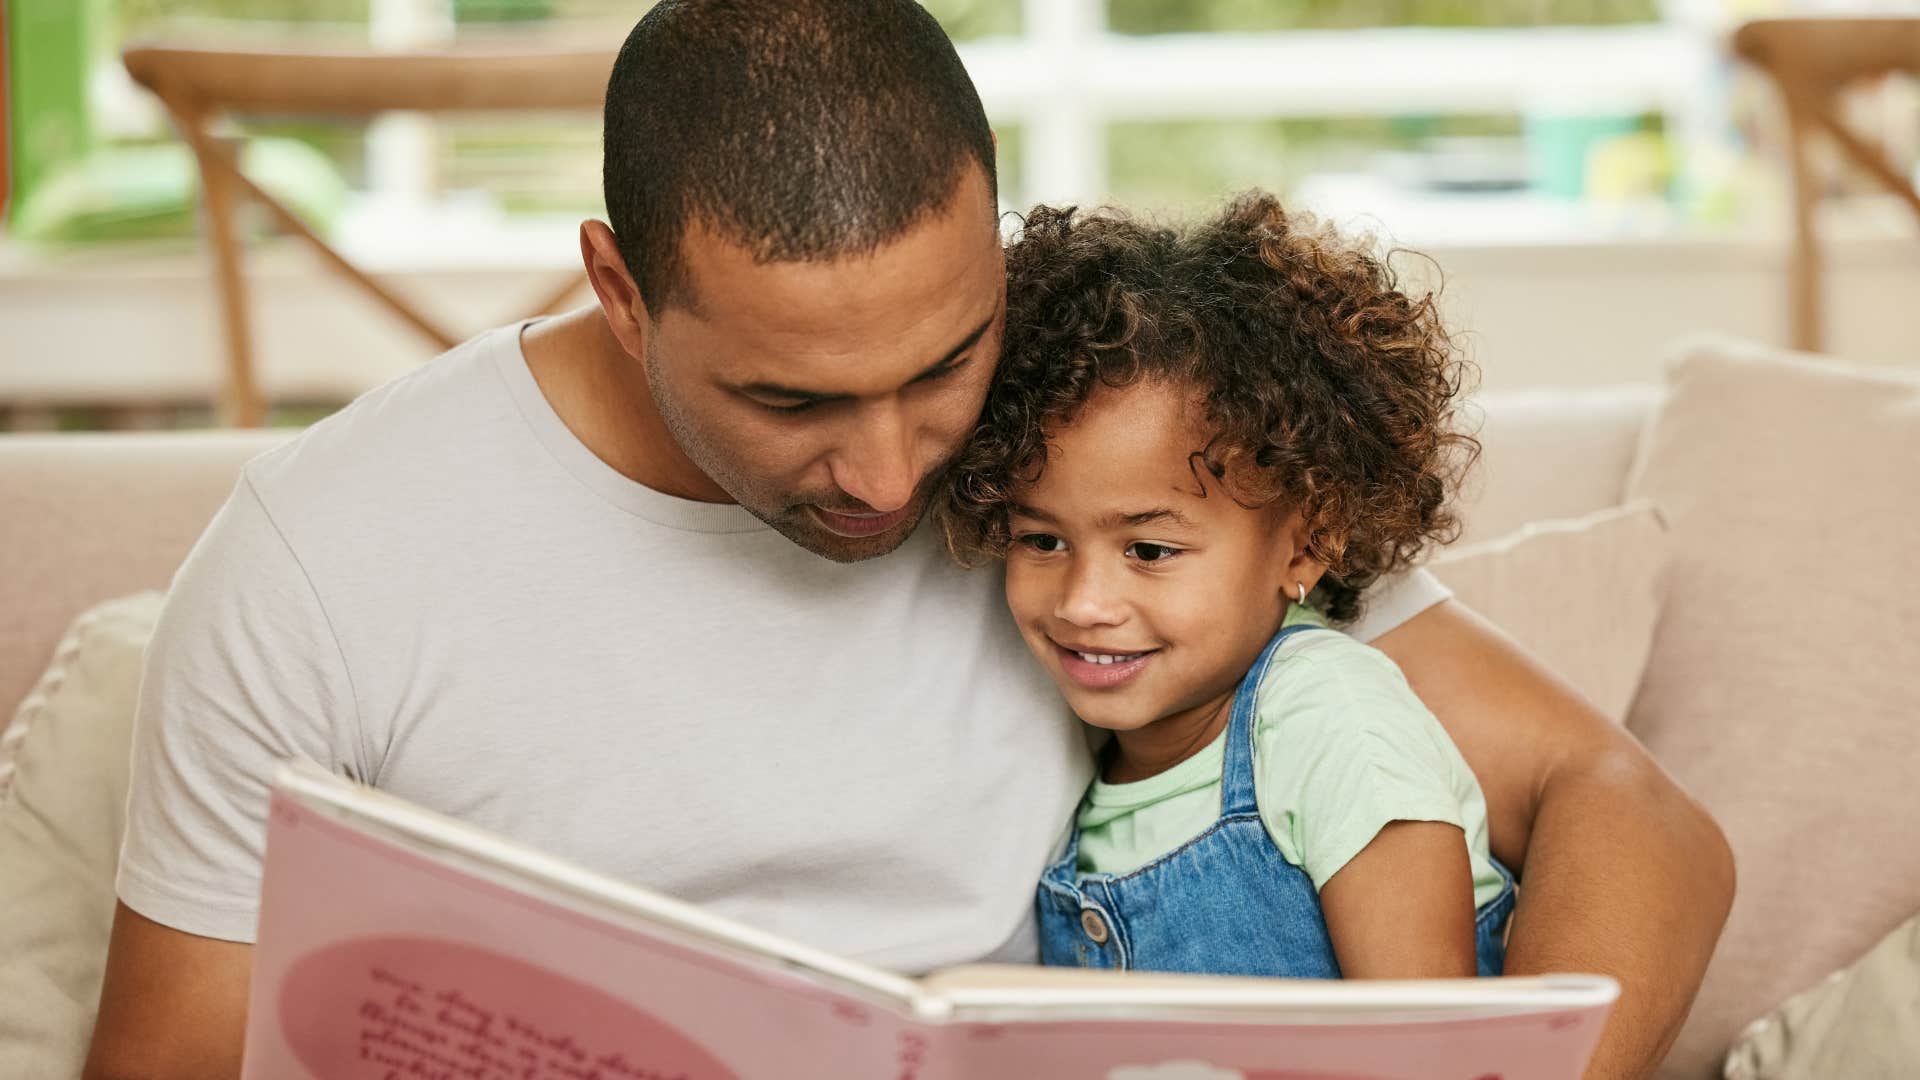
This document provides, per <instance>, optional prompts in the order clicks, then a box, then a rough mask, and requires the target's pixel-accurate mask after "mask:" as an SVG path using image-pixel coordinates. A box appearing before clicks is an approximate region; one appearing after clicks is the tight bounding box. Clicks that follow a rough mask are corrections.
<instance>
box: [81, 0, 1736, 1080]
mask: <svg viewBox="0 0 1920 1080" xmlns="http://www.w3.org/2000/svg"><path fill="white" fill-rule="evenodd" d="M605 139H606V166H605V185H606V196H607V203H608V208H609V217H610V218H611V227H609V226H608V225H606V224H602V223H600V222H588V223H587V224H586V225H584V226H583V227H582V229H581V253H582V256H583V258H584V260H585V262H586V265H587V268H588V270H589V272H590V273H591V275H592V279H593V285H594V289H595V292H596V294H597V296H598V299H599V305H598V307H597V308H594V309H588V310H586V311H582V312H577V313H574V314H572V315H569V316H565V317H562V318H558V319H553V320H549V321H545V322H536V323H531V324H527V325H524V326H521V327H511V328H507V329H503V330H499V331H494V332H492V333H489V334H486V335H483V336H482V337H480V338H477V339H476V340H474V341H472V342H469V343H468V344H466V345H463V346H461V347H460V348H458V349H455V350H454V351H453V352H451V353H449V354H447V355H446V356H444V357H442V358H440V359H438V360H436V361H435V362H434V363H433V364H430V365H428V366H427V367H425V368H423V369H421V370H420V371H418V372H416V373H415V374H413V375H411V376H408V377H407V378H404V379H401V380H399V381H398V382H396V383H394V384H391V385H389V386H387V387H385V388H382V389H381V390H378V391H375V392H374V393H372V394H369V395H368V396H366V397H365V398H363V399H361V400H360V401H359V402H357V403H356V404H355V405H353V406H352V407H351V408H349V409H347V410H345V411H344V412H342V413H341V414H339V415H338V416H336V417H334V418H332V419H330V420H328V421H326V422H324V423H322V424H319V425H316V426H315V427H314V429H313V430H312V431H310V432H309V433H307V434H306V435H304V436H303V437H302V438H300V439H299V440H297V441H296V442H295V443H293V444H292V445H290V446H288V447H286V448H285V449H282V450H279V451H276V452H274V453H271V454H268V455H266V456H265V457H263V458H261V459H259V460H257V461H255V462H253V463H252V464H250V465H249V466H248V468H247V469H246V472H245V474H244V476H243V478H242V479H241V481H240V484H239V485H238V487H237V489H236V490H235V492H234V494H233V497H232V499H231V500H230V501H229V502H228V504H227V506H226V507H225V508H224V509H223V510H222V511H221V513H220V515H219V517H218V518H216V520H215V521H214V523H213V524H212V525H211V526H210V527H209V529H208V532H207V534H206V536H205V537H204V538H203V539H202V540H201V542H200V544H199V546H198V547H197V548H196V549H195V551H194V554H193V555H192V556H191V557H190V558H189V560H188V562H187V564H186V565H185V566H184V567H183V568H182V570H181V572H180V575H179V578H178V579H177V581H176V583H175V587H174V590H173V592H172V595H171V597H170V598H169V601H168V607H167V611H166V614H165V616H164V617H163V619H162V624H161V626H160V628H159V630H158V631H157V633H156V636H155V640H154V643H153V646H152V648H151V651H150V653H149V662H148V673H147V679H146V682H145V684H144V685H143V687H142V693H141V705H140V717H139V725H138V736H137V739H136V746H135V764H134V779H133V786H132V794H131V804H130V811H129V821H128V833H127V841H126V848H125V852H124V855H123V859H122V867H121V872H120V880H119V895H120V898H121V901H122V903H121V906H120V908H119V911H118V915H117V917H116V921H115V927H114V936H113V943H112V949H111V953H110V956H109V958H108V970H107V976H106V983H105V988H104V990H103V994H102V1001H101V1012H100V1020H99V1026H98V1028H97V1030H96V1033H95V1037H94V1046H93V1053H92V1058H91V1061H90V1063H89V1070H88V1072H89V1075H91V1076H96V1077H174V1076H182V1077H188V1076H190V1077H196V1078H204V1077H218V1076H231V1075H233V1074H234V1073H235V1072H236V1071H237V1068H238V1063H239V1062H238V1059H239V1053H240V1046H241V1033H242V1030H243V1026H244V1021H245V1007H246V998H245V995H246V982H247V975H248V970H249V946H248V945H247V944H246V943H247V942H249V941H251V940H252V937H253V933H254V921H255V911H256V903H257V892H258V874H259V860H260V851H261V844H262V835H263V829H264V807H265V799H266V793H267V784H268V781H269V777H270V774H271V770H272V767H273V763H274V762H275V761H276V760H277V759H279V758H282V757H287V756H298V757H305V758H308V759H310V760H313V761H316V762H319V763H320V764H321V765H323V766H325V767H327V768H329V769H332V770H334V771H336V772H339V773H341V774H344V775H347V776H351V777H354V778H357V779H360V780H363V781H366V782H368V783H372V784H375V785H377V786H379V787H382V788H384V789H387V790H390V791H393V792H395V793H396V794H398V795H400V796H403V797H405V798H409V799H412V800H414V801H417V802H420V803H422V804H424V805H426V806H429V807H432V808H434V809H437V810H440V811H443V812H447V813H451V814H455V815H458V816H460V817H462V818H465V819H467V820H469V821H473V822H475V823H476V824H479V825H481V826H484V827H487V828H491V829H495V830H498V831H501V832H503V833H506V834H508V835H510V836H514V837H516V838H519V839H522V840H525V841H527V842H529V843H533V844H536V845H539V846H540V847H542V848H544V849H546V850H549V851H552V852H555V853H557V854H559V855H562V856H565V857H568V858H572V859H575V860H578V861H580V862H583V863H585V864H587V865H589V866H593V867H595V868H598V869H601V870H605V871H607V872H610V873H615V874H619V875H623V876H626V877H629V878H632V879H635V880H637V881H640V882H642V883H645V884H647V885H650V886H652V887H654V888H658V889H661V890H663V891H666V892H670V893H672V894H674V895H677V896H681V897H684V898H687V899H690V900H693V901H697V902H700V903H704V904H708V905H711V906H712V907H713V908H715V909H716V910H719V911H721V912H724V913H726V914H728V915H731V916H735V917H737V918H740V919H743V920H745V921H747V922H750V923H753V924H756V925H760V926H764V927H767V928H769V929H772V930H775V931H779V932H782V933H786V934H790V935H792V936H794V937H797V938H799V939H801V940H803V941H806V942H809V943H811V944H814V945H819V946H823V947H826V948H830V949H836V950H840V951H842V952H846V953H848V954H851V955H855V956H858V957H861V958H863V959H866V960H869V961H873V962H876V963H881V964H886V965H890V966H894V967H898V968H902V969H910V970H914V969H924V968H928V967H932V966H936V965H940V964H946V963H952V962H958V961H964V960H972V959H979V958H983V957H998V958H1003V959H1025V960H1030V959H1032V957H1033V950H1034V944H1033V929H1032V924H1031V920H1032V890H1033V886H1034V881H1035V879H1036V877H1037V875H1038V874H1039V873H1040V871H1041V869H1042V867H1043V866H1044V865H1045V864H1046V862H1047V860H1048V859H1049V857H1050V856H1052V855H1053V853H1054V851H1055V850H1056V847H1057V845H1058V844H1059V842H1060V841H1061V839H1062V836H1063V830H1064V828H1065V826H1066V824H1067V822H1068V819H1069V815H1070V814H1071V811H1072V809H1073V806H1074V804H1075V801H1076V799H1077V798H1078V796H1079V794H1080V792H1081V790H1082V788H1083V787H1084V785H1085V783H1086V781H1087V779H1088V776H1089V769H1090V764H1089V762H1088V760H1087V755H1086V752H1085V749H1084V743H1083V742H1082V740H1081V738H1080V735H1079V734H1078V732H1077V730H1076V729H1075V727H1074V725H1073V724H1072V723H1071V722H1070V721H1069V720H1068V718H1067V717H1066V715H1065V713H1064V710H1063V709H1062V707H1061V706H1060V704H1059V702H1058V700H1057V698H1056V697H1055V695H1054V693H1053V691H1052V688H1051V687H1050V686H1049V685H1048V684H1047V682H1046V680H1045V678H1044V677H1043V676H1042V675H1040V673H1039V672H1038V671H1037V670H1035V669H1034V667H1033V665H1032V664H1031V662H1030V661H1029V660H1028V658H1027V657H1026V656H1025V655H1024V654H1023V650H1022V647H1021V645H1020V643H1019V639H1018V637H1017V635H1016V634H1015V633H1014V632H1013V630H1012V628H1011V623H1010V620H1009V619H1008V618H1007V617H1006V615H1005V613H1004V612H1003V610H1002V605H1001V602H1000V600H999V596H998V582H997V581H996V580H995V579H994V578H993V577H992V576H991V575H988V574H984V573H981V574H966V573H963V572H960V571H958V570H955V569H953V568H952V567H951V566H949V565H948V563H947V562H946V560H945V559H944V557H943V556H942V554H941V552H940V551H939V550H938V545H937V543H936V542H935V540H934V538H933V536H932V535H931V534H932V531H933V530H930V529H921V528H918V527H917V526H918V525H919V521H920V517H921V514H922V511H923V510H924V509H925V507H926V504H927V500H928V493H929V491H930V489H931V486H932V484H933V481H934V478H935V476H936V475H937V473H938V472H939V469H940V467H941V465H942V464H943V463H944V462H945V461H947V460H948V459H949V458H950V457H951V455H952V454H953V453H954V452H955V451H956V450H957V448H958V447H959V445H960V443H961V442H962V441H963V440H964V438H965V436H966V435H967V433H968V431H969V429H970V427H971V425H972V424H973V421H974V419H975V417H976V416H977V415H978V414H979V411H980V408H981V404H982V401H983V399H984V395H985V392H986V387H987V384H988V380H989V377H990V375H991V373H992V369H993V366H994V363H995V360H996V357H997V353H998V346H999V341H1000V337H1001V329H1002V321H1003V312H1004V288H1005V287H1004V276H1003V265H1002V261H1001V251H1000V246H999V240H998V232H997V228H996V223H995V192H994V172H993V154H994V148H993V143H992V136H991V134H990V133H989V131H988V129H987V125H986V119H985V116H984V114H983V112H982V110H981V108H980V104H979V100H978V98H977V96H976V95H975V93H974V91H973V87H972V85H971V83H970V82H969V81H968V79H967V76H966V73H965V71H964V70H963V69H962V68H961V65H960V63H959V60H958V58H957V57H956V56H955V54H954V52H953V49H952V46H951V44H950V43H949V42H948V41H947V40H946V38H945V37H944V35H943V34H942V33H941V32H940V29H939V27H938V26H937V25H936V24H935V23H934V22H933V20H932V19H931V18H930V17H929V16H927V15H926V14H925V13H924V12H922V11H920V10H919V9H918V8H917V7H916V6H915V5H913V4H911V3H908V2H906V0H791V2H786V3H780V4H771V3H767V2H765V0H681V2H674V0H669V2H667V3H662V4H660V5H659V6H658V7H656V8H655V9H654V10H653V11H652V12H651V13H650V14H649V15H648V16H647V17H646V18H645V19H643V20H642V21H641V22H640V24H639V25H638V26H637V27H636V28H635V29H634V31H633V34H632V35H631V36H630V37H629V39H628V41H627V43H626V46H625V48H624V49H623V50H622V53H621V56H620V60H619V62H618V64H617V65H616V67H615V69H614V72H613V75H612V79H611V81H610V83H609V86H608V91H607V103H606V131H605ZM1379 589H1380V591H1379V595H1378V596H1377V598H1376V599H1375V601H1374V604H1373V608H1372V611H1371V614H1370V615H1369V616H1368V617H1367V618H1366V619H1365V620H1363V621H1362V623H1361V624H1360V625H1358V626H1356V627H1355V628H1354V632H1355V633H1356V635H1358V636H1361V637H1364V638H1372V639H1374V640H1375V641H1376V643H1377V644H1378V645H1379V646H1380V647H1381V648H1383V649H1385V650H1386V651H1387V652H1388V653H1389V654H1390V655H1392V656H1393V657H1394V658H1395V659H1396V660H1397V661H1398V662H1399V663H1400V664H1401V665H1402V667H1403V668H1404V669H1405V670H1406V672H1407V674H1408V676H1409V677H1410V679H1411V680H1412V683H1413V685H1414V687H1415V688H1416V689H1417V690H1418V691H1419V692H1420V693H1421V695H1422V696H1423V697H1424V698H1425V699H1426V701H1427V703H1428V704H1429V705H1430V706H1431V707H1432V708H1433V710H1434V712H1435V713H1437V714H1438V715H1439V716H1440V718H1441V719H1442V721H1443V722H1444V723H1445V724H1446V725H1447V727H1448V730H1449V731H1450V732H1451V733H1452V734H1453V736H1454V738H1455V739H1456V740H1457V741H1458V742H1459V744H1460V746H1461V749H1462V751H1463V752H1464V754H1465V756H1466V758H1467V760H1468V761H1469V763H1470V764H1471V765H1472V766H1473V767H1474V769H1475V771H1476V773H1477V774H1478V775H1479V777H1480V780H1481V782H1482V785H1483V787H1484V788H1485V791H1486V795H1487V800H1488V803H1489V807H1490V813H1491V817H1492V821H1491V830H1492V839H1493V847H1494V850H1495V852H1496V853H1497V854H1498V856H1499V857H1500V858H1501V859H1502V860H1503V861H1505V862H1507V863H1508V864H1509V865H1511V866H1514V867H1517V868H1521V869H1522V870H1523V873H1524V878H1525V883H1526V887H1525V890H1524V892H1523V893H1522V899H1521V902H1520V908H1519V911H1518V914H1517V915H1516V917H1515V922H1514V926H1513V931H1512V940H1511V945H1510V949H1509V953H1508V962H1507V966H1508V970H1509V971H1511V972H1516V973H1519V972H1532V971H1548V970H1569V969H1578V970H1591V971H1605V972H1610V973H1613V974H1615V975H1617V976H1619V977H1620V978H1621V979H1622V981H1623V982H1624V983H1625V984H1626V987H1627V993H1626V996H1625V997H1624V998H1623V1001H1622V1004H1621V1006H1620V1007H1619V1009H1618V1012H1617V1020H1616V1021H1615V1023H1614V1024H1613V1026H1612V1027H1611V1028H1610V1033H1609V1035H1608V1037H1607V1043H1606V1045H1605V1047H1604V1048H1603V1056H1602V1060H1601V1062H1600V1063H1599V1065H1597V1066H1596V1073H1597V1074H1598V1075H1608V1076H1628V1075H1638V1074H1640V1073H1642V1072H1644V1071H1645V1069H1646V1068H1647V1067H1649V1066H1650V1064H1651V1063H1653V1062H1655V1061H1657V1060H1658V1058H1659V1056H1660V1054H1661V1052H1662V1050H1663V1049H1664V1047H1665V1045H1666V1044H1667V1042H1668V1040H1669V1039H1670V1038H1671V1037H1672V1035H1673V1034H1674V1032H1675V1030H1676V1029H1677V1027H1678V1025H1679V1022H1680V1020H1681V1019H1682V1017H1683V1016H1684V1014H1685V1011H1686V1008H1687V1004H1688V1002H1689V1001H1690V1000H1691V997H1692V994H1693V991H1694V989H1695V987H1696V986H1697V983H1698V979H1699V977H1700V975H1701V972H1702V971H1703V969H1704V967H1705V964H1706V960H1707V957H1708V955H1709V953H1710V952H1711V950H1712V947H1713V943H1714V939H1715V937H1716V935H1717V933H1718V931H1719V927H1720V924H1721V921H1722V919H1723V918H1724V916H1725V912H1726V908H1727V904H1728V902H1729V899H1730V896H1731V889H1732V870H1731V864H1730V859H1729V856H1728V853H1727V849H1726V846H1725V844H1724V842H1723V841H1722V839H1721V838H1720V836H1719V833H1718V831H1717V830H1716V829H1715V828H1714V826H1713V824H1712V823H1711V821H1709V820H1708V819H1707V818H1706V816H1705V815H1704V814H1703V813H1702V812H1701V811H1700V810H1699V809H1698V808H1697V807H1695V806H1694V805H1693V804H1692V803H1690V802H1689V801H1688V800H1687V799H1686V798H1685V797H1684V796H1683V795H1682V794H1681V793H1680V792H1679V791H1677V790H1676V789H1675V788H1674V787H1673V785H1672V784H1671V783H1670V782H1669V781H1668V780H1667V779H1666V778H1665V777H1664V776H1663V775H1662V774H1661V773H1660V772H1659V770H1658V769H1657V768H1656V767H1655V766H1654V765H1653V764H1652V762H1651V761H1650V760H1649V759H1648V758H1647V757H1646V755H1645V754H1644V753H1643V752H1642V751H1641V750H1640V749H1639V748H1638V747H1637V746H1636V745H1635V744H1634V743H1633V741H1632V740H1631V739H1630V738H1629V737H1628V736H1626V735H1624V734H1622V733H1620V732H1619V731H1618V730H1617V729H1616V728H1614V727H1613V726H1612V725H1610V724H1608V723H1607V722H1606V721H1605V719H1603V718H1602V717H1600V716H1598V715H1596V714H1595V713H1594V712H1593V711H1592V710H1591V709H1590V708H1589V707H1587V706H1585V705H1583V704H1582V703H1580V702H1579V701H1578V700H1577V699H1576V698H1575V697H1573V696H1572V695H1571V694H1570V693H1569V692H1568V691H1567V690H1566V689H1564V688H1563V687H1562V686H1561V685H1560V684H1559V683H1557V682H1555V681H1554V680H1553V679H1552V678H1551V677H1550V676H1549V675H1547V674H1545V673H1543V672H1542V671H1540V670H1539V669H1538V668H1537V667H1535V666H1534V665H1532V664H1531V662H1530V661H1528V660H1527V659H1526V657H1525V656H1524V655H1522V654H1521V653H1519V652H1518V651H1517V650H1516V649H1515V648H1514V647H1513V646H1512V645H1511V643H1509V642H1507V641H1506V639H1504V638H1502V637H1501V636H1500V635H1499V634H1498V633H1497V632H1496V631H1494V630H1493V629H1492V628H1491V627H1489V626H1487V625H1486V624H1485V623H1483V622H1480V621H1479V620H1477V619H1476V618H1475V617H1474V616H1473V615H1472V614H1471V613H1470V612H1467V611H1466V610H1464V609H1463V608H1461V607H1460V606H1459V605H1458V604H1456V603H1454V602H1452V601H1451V600H1449V599H1447V597H1446V594H1445V591H1444V589H1441V588H1440V587H1439V586H1438V585H1437V583H1435V582H1433V581H1432V580H1431V579H1430V578H1428V577H1426V576H1425V575H1424V574H1415V575H1412V576H1409V577H1407V578H1404V579H1402V580H1399V581H1396V582H1391V583H1383V584H1382V585H1381V586H1380V587H1379Z"/></svg>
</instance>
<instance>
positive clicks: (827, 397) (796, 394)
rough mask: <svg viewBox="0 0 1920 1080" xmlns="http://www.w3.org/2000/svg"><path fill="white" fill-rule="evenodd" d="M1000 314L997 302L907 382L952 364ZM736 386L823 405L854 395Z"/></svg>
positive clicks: (745, 391) (778, 386)
mask: <svg viewBox="0 0 1920 1080" xmlns="http://www.w3.org/2000/svg"><path fill="white" fill-rule="evenodd" d="M999 317H1000V308H999V306H998V305H995V306H994V309H993V314H991V315H989V316H987V319H986V321H985V322H983V323H981V324H980V325H979V326H976V327H974V328H973V329H972V330H971V331H969V332H968V334H967V336H966V337H964V338H961V339H960V343H959V344H957V345H955V346H954V347H953V348H951V349H948V350H947V354H946V355H945V356H942V357H941V358H940V359H938V360H935V361H934V362H933V363H931V364H928V365H927V366H926V367H924V368H922V369H921V370H920V373H919V374H917V375H915V376H914V377H913V378H911V379H908V380H907V382H908V384H909V385H911V384H913V383H917V382H920V381H921V380H923V379H927V378H931V377H932V376H934V375H938V374H939V373H940V372H941V371H942V370H944V369H946V368H949V367H952V366H953V363H954V361H956V360H958V359H960V356H961V354H962V353H965V352H966V351H967V350H968V349H971V348H973V347H974V346H975V345H978V344H980V339H981V338H982V337H984V336H985V335H986V332H987V328H988V327H990V326H992V325H993V320H995V319H997V318H999ZM736 389H738V390H739V391H740V392H741V393H743V394H753V395H757V396H759V397H775V398H791V399H793V400H795V401H805V402H808V403H811V404H820V403H823V402H829V401H845V400H847V399H849V398H851V397H852V396H853V395H852V394H823V393H820V392H819V391H817V390H802V389H801V388H799V387H797V386H782V385H781V384H779V383H772V382H751V383H748V384H746V385H745V386H741V387H737V388H736Z"/></svg>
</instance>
